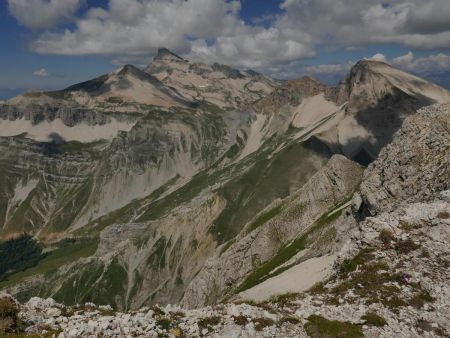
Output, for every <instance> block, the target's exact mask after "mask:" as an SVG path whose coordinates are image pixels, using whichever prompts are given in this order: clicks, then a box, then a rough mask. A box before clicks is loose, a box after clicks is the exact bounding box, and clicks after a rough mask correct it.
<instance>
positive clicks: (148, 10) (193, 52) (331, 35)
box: [8, 0, 450, 73]
mask: <svg viewBox="0 0 450 338" xmlns="http://www.w3.org/2000/svg"><path fill="white" fill-rule="evenodd" d="M84 1H85V0H8V4H9V8H10V12H11V13H12V14H13V15H14V16H15V17H16V18H17V19H18V20H19V21H20V22H21V23H22V24H24V25H26V26H28V27H32V28H45V27H50V26H51V25H54V24H55V23H57V22H58V21H60V20H67V19H68V18H73V15H74V13H75V12H76V10H77V9H78V8H79V6H80V4H81V3H83V2H84ZM242 1H243V0H188V1H187V0H108V3H107V4H108V6H106V7H105V8H106V9H103V8H92V7H91V8H90V9H89V10H88V11H87V12H86V13H85V14H84V15H83V16H82V17H77V18H74V19H75V20H74V25H73V27H72V28H67V29H65V30H61V29H58V28H54V27H53V29H49V30H46V31H45V32H43V33H42V34H41V35H40V36H39V37H38V38H37V39H36V40H35V41H33V42H32V44H31V48H32V49H33V50H34V51H36V52H38V53H43V54H61V55H90V54H94V55H108V56H110V57H111V59H114V62H115V63H121V62H122V61H123V60H138V61H140V60H143V59H144V56H145V58H146V59H148V58H149V57H150V56H151V55H153V54H155V52H156V50H157V49H158V48H160V47H167V48H169V49H171V50H173V51H174V52H176V53H178V54H181V55H182V56H185V57H188V58H193V59H197V60H203V61H207V62H212V61H215V62H223V63H227V64H230V65H234V66H240V67H249V68H256V69H259V70H264V69H266V70H270V71H272V70H275V69H276V66H279V65H284V66H286V67H287V68H288V69H293V68H292V67H294V66H293V65H296V66H299V65H298V64H296V63H294V61H297V60H301V59H305V58H310V57H312V56H314V55H315V50H316V48H317V46H326V47H331V48H343V49H346V50H356V49H360V48H364V47H366V46H367V45H371V44H384V43H394V44H399V45H404V46H409V47H411V48H412V49H427V48H428V49H435V48H444V49H445V48H450V20H448V18H449V17H450V1H449V0H427V1H423V0H386V1H384V2H381V1H380V0H314V1H312V0H284V1H282V3H281V5H280V7H281V9H283V10H284V12H283V13H281V14H279V15H275V16H273V17H271V18H270V20H269V21H265V22H264V23H265V25H262V24H261V25H260V24H259V23H258V20H256V21H254V22H253V24H254V25H247V24H246V23H244V22H243V21H242V19H241V18H240V9H241V2H242ZM25 6H27V8H28V9H27V10H25V9H24V8H25ZM36 13H38V14H39V15H36ZM267 25H269V26H267ZM372 58H376V59H378V60H381V61H386V58H385V57H384V56H383V55H381V54H380V55H375V56H373V57H372ZM397 62H399V63H400V62H408V60H407V59H406V60H403V61H401V60H398V61H397ZM440 62H442V61H440ZM139 63H142V61H140V62H139ZM420 64H421V65H422V64H425V61H423V62H422V63H420ZM417 65H419V63H417ZM300 67H301V68H303V66H301V65H300ZM421 67H425V66H421ZM338 68H339V67H337V68H336V66H335V68H333V66H332V65H328V66H327V67H322V68H317V69H314V68H311V69H310V70H309V71H310V72H316V73H319V72H323V73H326V72H331V73H332V72H333V71H334V72H338V71H340V70H339V69H338ZM277 73H279V72H278V70H277Z"/></svg>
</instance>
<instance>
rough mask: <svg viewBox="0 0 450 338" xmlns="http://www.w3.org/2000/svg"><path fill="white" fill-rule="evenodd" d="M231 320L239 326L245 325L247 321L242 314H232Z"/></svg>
mask: <svg viewBox="0 0 450 338" xmlns="http://www.w3.org/2000/svg"><path fill="white" fill-rule="evenodd" d="M233 321H234V322H235V323H236V324H237V325H241V326H244V325H247V323H248V319H247V317H245V316H242V315H240V316H233Z"/></svg>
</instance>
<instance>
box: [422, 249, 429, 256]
mask: <svg viewBox="0 0 450 338" xmlns="http://www.w3.org/2000/svg"><path fill="white" fill-rule="evenodd" d="M420 257H421V258H430V253H429V252H428V250H427V249H422V252H421V253H420Z"/></svg>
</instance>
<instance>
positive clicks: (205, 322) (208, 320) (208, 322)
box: [197, 316, 221, 329]
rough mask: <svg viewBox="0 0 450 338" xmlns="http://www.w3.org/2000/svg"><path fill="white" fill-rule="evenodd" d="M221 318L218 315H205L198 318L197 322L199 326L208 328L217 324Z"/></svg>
mask: <svg viewBox="0 0 450 338" xmlns="http://www.w3.org/2000/svg"><path fill="white" fill-rule="evenodd" d="M220 321H221V318H220V317H218V316H212V317H205V318H202V319H200V320H199V321H198V322H197V324H198V326H199V327H200V328H203V329H210V328H211V327H212V326H216V325H219V323H220Z"/></svg>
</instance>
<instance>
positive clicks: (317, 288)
mask: <svg viewBox="0 0 450 338" xmlns="http://www.w3.org/2000/svg"><path fill="white" fill-rule="evenodd" d="M325 291H326V290H325V282H318V283H316V284H314V285H313V286H312V287H311V289H309V292H310V293H312V294H313V295H317V294H321V293H324V292H325Z"/></svg>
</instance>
